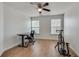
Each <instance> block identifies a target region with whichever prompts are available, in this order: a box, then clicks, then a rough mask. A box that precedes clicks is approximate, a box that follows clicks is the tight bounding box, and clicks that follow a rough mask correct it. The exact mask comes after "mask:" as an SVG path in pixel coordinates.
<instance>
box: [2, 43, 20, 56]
mask: <svg viewBox="0 0 79 59" xmlns="http://www.w3.org/2000/svg"><path fill="white" fill-rule="evenodd" d="M19 44H20V43H16V44H14V45H12V46H10V47H7V48H4V49H3V51H2V52H1V53H0V56H1V55H2V54H3V53H4V52H5V51H7V50H8V49H11V48H13V47H15V46H17V45H19Z"/></svg>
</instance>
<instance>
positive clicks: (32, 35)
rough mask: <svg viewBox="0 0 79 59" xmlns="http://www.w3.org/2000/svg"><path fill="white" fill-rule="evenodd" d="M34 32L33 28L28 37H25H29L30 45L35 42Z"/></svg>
mask: <svg viewBox="0 0 79 59" xmlns="http://www.w3.org/2000/svg"><path fill="white" fill-rule="evenodd" d="M34 34H35V31H34V30H32V31H31V32H30V35H27V37H26V38H25V39H27V40H28V41H29V42H28V44H27V45H29V44H30V43H32V44H34V42H35V41H34Z"/></svg>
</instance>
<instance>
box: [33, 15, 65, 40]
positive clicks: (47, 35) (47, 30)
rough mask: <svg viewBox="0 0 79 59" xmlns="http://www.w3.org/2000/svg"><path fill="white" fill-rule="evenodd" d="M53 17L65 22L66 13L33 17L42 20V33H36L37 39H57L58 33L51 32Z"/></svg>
mask: <svg viewBox="0 0 79 59" xmlns="http://www.w3.org/2000/svg"><path fill="white" fill-rule="evenodd" d="M51 19H61V20H62V22H63V20H64V14H59V15H47V16H38V17H32V20H39V22H40V29H39V32H40V33H39V34H38V35H36V38H37V39H52V40H56V38H57V35H52V34H51ZM63 26H64V25H63Z"/></svg>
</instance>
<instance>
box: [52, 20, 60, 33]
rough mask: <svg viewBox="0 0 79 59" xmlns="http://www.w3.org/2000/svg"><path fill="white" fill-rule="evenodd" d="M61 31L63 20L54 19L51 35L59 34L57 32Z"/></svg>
mask: <svg viewBox="0 0 79 59" xmlns="http://www.w3.org/2000/svg"><path fill="white" fill-rule="evenodd" d="M60 29H61V19H52V20H51V34H58V33H57V32H56V30H60Z"/></svg>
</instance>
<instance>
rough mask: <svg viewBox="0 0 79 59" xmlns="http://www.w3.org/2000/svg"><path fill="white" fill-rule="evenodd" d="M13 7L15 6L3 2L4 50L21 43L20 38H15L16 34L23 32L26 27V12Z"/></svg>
mask: <svg viewBox="0 0 79 59" xmlns="http://www.w3.org/2000/svg"><path fill="white" fill-rule="evenodd" d="M13 7H16V6H8V5H7V4H6V3H4V19H5V21H4V50H6V49H9V48H11V47H13V46H15V45H17V44H19V43H21V40H20V39H17V34H19V33H25V32H26V28H27V24H26V23H27V22H26V20H27V19H28V18H27V16H26V13H23V12H22V11H19V10H17V9H14V8H13Z"/></svg>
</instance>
